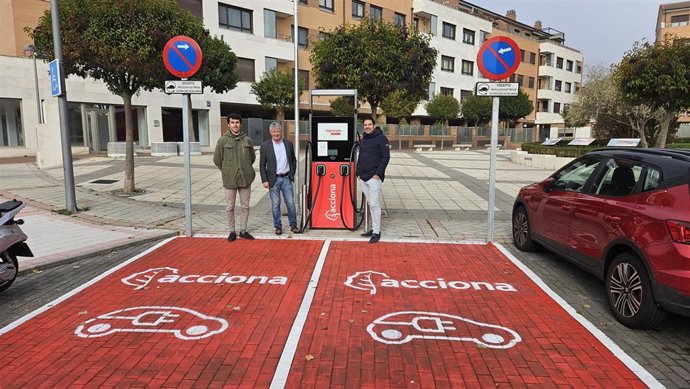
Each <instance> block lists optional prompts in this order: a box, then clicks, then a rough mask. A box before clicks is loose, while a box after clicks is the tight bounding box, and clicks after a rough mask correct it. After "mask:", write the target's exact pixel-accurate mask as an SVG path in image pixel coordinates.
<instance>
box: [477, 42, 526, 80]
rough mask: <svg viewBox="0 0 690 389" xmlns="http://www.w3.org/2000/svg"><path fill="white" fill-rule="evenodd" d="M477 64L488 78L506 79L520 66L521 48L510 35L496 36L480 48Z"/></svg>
mask: <svg viewBox="0 0 690 389" xmlns="http://www.w3.org/2000/svg"><path fill="white" fill-rule="evenodd" d="M477 65H478V66H479V70H480V71H481V72H482V74H484V76H485V77H486V78H488V79H490V80H504V79H506V78H508V77H510V76H511V75H512V74H513V73H515V70H517V68H518V66H520V48H519V47H518V45H517V43H515V41H514V40H512V39H510V38H508V37H505V36H495V37H493V38H491V39H489V40H487V41H486V42H484V44H483V45H482V47H480V48H479V52H478V53H477Z"/></svg>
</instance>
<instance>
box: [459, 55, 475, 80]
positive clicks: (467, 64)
mask: <svg viewBox="0 0 690 389" xmlns="http://www.w3.org/2000/svg"><path fill="white" fill-rule="evenodd" d="M462 74H466V75H468V76H471V75H473V74H474V62H472V61H466V60H464V59H463V60H462Z"/></svg>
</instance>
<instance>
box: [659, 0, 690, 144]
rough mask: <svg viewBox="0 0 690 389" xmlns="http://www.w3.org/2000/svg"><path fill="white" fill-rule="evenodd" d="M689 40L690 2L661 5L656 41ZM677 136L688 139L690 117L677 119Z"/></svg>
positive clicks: (689, 134)
mask: <svg viewBox="0 0 690 389" xmlns="http://www.w3.org/2000/svg"><path fill="white" fill-rule="evenodd" d="M677 39H690V1H683V2H679V3H669V4H661V5H660V6H659V14H658V16H657V18H656V41H657V42H670V41H674V40H677ZM678 122H679V123H680V124H679V127H678V136H680V137H690V115H681V116H680V117H678Z"/></svg>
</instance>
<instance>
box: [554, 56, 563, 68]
mask: <svg viewBox="0 0 690 389" xmlns="http://www.w3.org/2000/svg"><path fill="white" fill-rule="evenodd" d="M556 67H557V68H559V69H563V58H561V57H557V58H556Z"/></svg>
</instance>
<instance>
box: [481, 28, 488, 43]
mask: <svg viewBox="0 0 690 389" xmlns="http://www.w3.org/2000/svg"><path fill="white" fill-rule="evenodd" d="M487 39H489V33H488V32H486V31H482V30H479V40H480V41H482V43H484V42H486V40H487Z"/></svg>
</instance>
